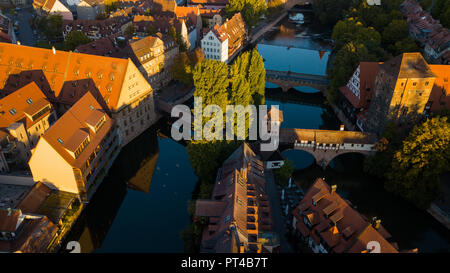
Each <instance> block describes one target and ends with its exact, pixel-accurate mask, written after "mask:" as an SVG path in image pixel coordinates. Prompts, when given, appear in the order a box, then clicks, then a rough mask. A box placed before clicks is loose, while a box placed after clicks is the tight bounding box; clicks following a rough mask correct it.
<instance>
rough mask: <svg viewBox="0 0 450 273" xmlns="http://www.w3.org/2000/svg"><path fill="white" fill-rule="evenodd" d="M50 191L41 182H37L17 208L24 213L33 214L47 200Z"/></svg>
mask: <svg viewBox="0 0 450 273" xmlns="http://www.w3.org/2000/svg"><path fill="white" fill-rule="evenodd" d="M51 191H52V189H50V188H49V187H48V186H47V185H45V184H44V183H42V182H37V183H36V184H34V186H33V187H32V188H31V190H30V191H29V192H28V194H27V195H26V196H25V198H23V199H22V201H20V203H19V205H17V208H18V209H20V210H21V211H22V212H24V213H34V212H36V211H37V210H38V209H39V207H40V206H41V205H42V204H43V203H44V201H45V200H46V199H47V197H48V195H49V194H50V192H51Z"/></svg>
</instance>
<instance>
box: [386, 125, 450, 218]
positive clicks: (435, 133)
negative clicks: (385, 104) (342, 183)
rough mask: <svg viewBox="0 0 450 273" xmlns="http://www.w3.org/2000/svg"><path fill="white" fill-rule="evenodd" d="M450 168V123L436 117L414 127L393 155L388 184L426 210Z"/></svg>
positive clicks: (389, 188)
mask: <svg viewBox="0 0 450 273" xmlns="http://www.w3.org/2000/svg"><path fill="white" fill-rule="evenodd" d="M449 170H450V123H449V121H448V118H447V117H440V116H437V117H434V118H431V119H428V120H426V121H425V122H424V123H422V124H421V125H418V126H416V127H414V129H413V130H412V131H411V133H410V134H409V136H408V137H407V138H406V139H405V140H404V141H403V144H402V147H401V149H400V150H398V151H397V152H396V153H395V154H394V158H393V161H392V169H391V171H390V172H389V173H388V174H387V176H388V178H389V181H388V182H387V183H386V184H385V187H386V188H387V189H388V190H390V191H393V192H396V193H398V194H400V195H402V196H403V197H404V198H406V199H407V200H409V201H411V202H413V203H414V204H416V205H417V206H418V207H420V208H423V209H426V208H428V207H429V205H430V203H431V201H433V199H434V198H435V196H436V190H437V188H438V186H439V181H440V176H441V174H442V173H443V172H445V171H449Z"/></svg>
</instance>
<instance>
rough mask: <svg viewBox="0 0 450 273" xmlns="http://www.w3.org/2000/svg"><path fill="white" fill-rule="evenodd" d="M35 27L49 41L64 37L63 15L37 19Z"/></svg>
mask: <svg viewBox="0 0 450 273" xmlns="http://www.w3.org/2000/svg"><path fill="white" fill-rule="evenodd" d="M35 25H36V27H37V28H38V29H39V31H40V32H41V33H43V34H44V35H45V36H46V37H47V40H55V39H57V38H59V37H62V16H61V15H49V16H42V17H36V19H35Z"/></svg>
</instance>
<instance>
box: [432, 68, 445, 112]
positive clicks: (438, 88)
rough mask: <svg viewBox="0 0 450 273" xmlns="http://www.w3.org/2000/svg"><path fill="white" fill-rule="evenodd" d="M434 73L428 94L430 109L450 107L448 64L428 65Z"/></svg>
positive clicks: (436, 109)
mask: <svg viewBox="0 0 450 273" xmlns="http://www.w3.org/2000/svg"><path fill="white" fill-rule="evenodd" d="M429 66H430V68H431V70H432V71H433V73H434V74H435V75H436V77H437V78H436V80H435V81H434V86H433V89H432V90H431V94H430V99H429V100H430V101H431V102H432V104H431V111H438V110H441V109H443V108H446V109H450V65H435V64H433V65H429Z"/></svg>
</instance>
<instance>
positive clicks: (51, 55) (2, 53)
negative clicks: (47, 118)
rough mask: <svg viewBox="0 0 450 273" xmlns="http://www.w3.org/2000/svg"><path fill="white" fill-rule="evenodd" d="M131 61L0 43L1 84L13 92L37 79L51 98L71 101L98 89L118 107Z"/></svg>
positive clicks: (104, 97)
mask: <svg viewBox="0 0 450 273" xmlns="http://www.w3.org/2000/svg"><path fill="white" fill-rule="evenodd" d="M129 63H130V61H129V60H127V59H118V58H110V57H104V56H95V55H87V54H82V53H75V52H66V51H59V50H55V51H52V50H51V49H43V48H36V47H28V46H22V45H16V44H7V43H0V88H2V89H3V92H4V93H5V92H6V93H8V92H13V91H15V90H17V87H21V86H24V85H26V84H28V83H30V82H31V81H34V82H35V83H36V84H37V85H38V87H40V88H41V90H42V91H43V92H44V94H46V96H47V97H48V98H49V99H51V100H53V99H54V100H57V101H61V102H64V103H70V104H73V103H74V102H76V101H77V100H78V99H79V98H81V96H83V95H84V94H85V93H86V92H87V91H91V92H92V91H93V90H96V91H99V93H100V94H101V97H102V98H103V100H104V102H105V103H106V105H107V106H108V108H109V109H110V110H112V111H115V110H117V108H118V105H117V104H118V101H119V96H120V92H121V89H122V83H123V80H124V77H125V74H126V70H127V67H128V65H129Z"/></svg>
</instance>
